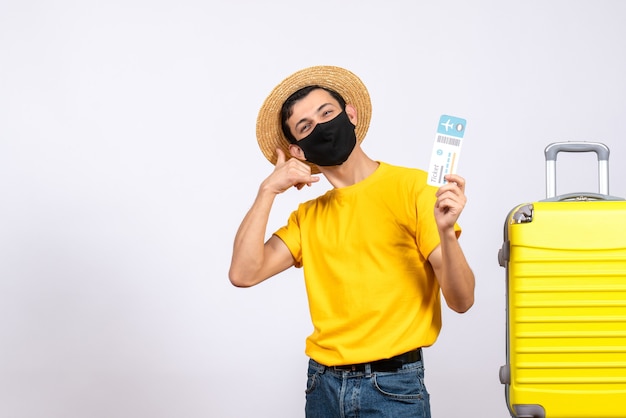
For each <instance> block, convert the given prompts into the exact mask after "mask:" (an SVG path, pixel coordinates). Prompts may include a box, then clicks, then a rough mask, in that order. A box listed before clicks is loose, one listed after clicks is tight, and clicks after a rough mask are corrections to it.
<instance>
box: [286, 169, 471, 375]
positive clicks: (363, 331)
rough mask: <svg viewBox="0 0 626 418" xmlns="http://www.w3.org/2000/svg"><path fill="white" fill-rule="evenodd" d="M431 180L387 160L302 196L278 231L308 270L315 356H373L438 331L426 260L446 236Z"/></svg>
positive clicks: (434, 286)
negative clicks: (345, 182)
mask: <svg viewBox="0 0 626 418" xmlns="http://www.w3.org/2000/svg"><path fill="white" fill-rule="evenodd" d="M426 180H427V173H426V172H424V171H422V170H418V169H412V168H404V167H397V166H392V165H389V164H386V163H380V166H379V167H378V169H377V170H376V171H375V172H374V173H373V174H372V175H370V176H369V177H368V178H366V179H365V180H363V181H361V182H359V183H357V184H354V185H352V186H349V187H344V188H339V189H332V190H329V191H328V192H327V193H326V194H324V195H322V196H320V197H318V198H317V199H314V200H311V201H308V202H305V203H302V204H301V205H299V207H298V209H297V210H296V211H294V212H293V213H292V214H291V216H290V217H289V220H288V223H287V225H286V226H284V227H282V228H280V229H279V230H278V231H276V233H275V234H276V235H277V236H278V237H279V238H281V239H282V240H283V241H284V242H285V244H286V245H287V247H288V248H289V250H290V251H291V254H292V255H293V257H294V259H295V262H296V266H298V267H300V266H301V267H303V269H304V278H305V283H306V289H307V294H308V299H309V309H310V313H311V320H312V322H313V333H312V334H311V335H310V336H309V337H308V338H307V342H306V354H307V355H308V356H310V357H311V358H312V359H314V360H315V361H317V362H319V363H321V364H325V365H327V366H335V365H341V364H353V363H362V362H368V361H374V360H379V359H383V358H389V357H392V356H395V355H398V354H401V353H404V352H406V351H409V350H412V349H415V348H417V347H425V346H429V345H432V344H433V343H434V342H435V340H436V339H437V336H438V335H439V331H440V329H441V302H440V296H439V293H440V292H439V290H440V289H439V285H438V283H437V280H436V278H435V275H434V273H433V270H432V267H431V266H430V264H429V263H428V261H427V258H428V256H429V254H430V253H431V252H432V251H433V250H434V249H435V247H437V245H438V244H439V233H438V231H437V225H436V223H435V218H434V204H435V200H436V198H435V193H436V191H437V190H436V188H435V187H432V186H428V185H427V184H426ZM457 231H458V232H457V234H459V233H460V229H458V227H457Z"/></svg>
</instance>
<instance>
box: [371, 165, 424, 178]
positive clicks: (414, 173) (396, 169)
mask: <svg viewBox="0 0 626 418" xmlns="http://www.w3.org/2000/svg"><path fill="white" fill-rule="evenodd" d="M379 164H380V168H381V169H382V171H383V172H384V173H386V174H389V175H394V176H398V177H407V178H414V179H417V180H422V179H426V177H427V175H426V172H425V171H424V170H422V169H419V168H416V167H406V166H401V165H395V164H389V163H387V162H384V161H379Z"/></svg>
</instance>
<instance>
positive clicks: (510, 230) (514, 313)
mask: <svg viewBox="0 0 626 418" xmlns="http://www.w3.org/2000/svg"><path fill="white" fill-rule="evenodd" d="M559 152H595V153H596V154H597V156H598V166H599V170H598V173H599V174H598V178H599V192H600V193H582V194H577V193H574V194H567V195H561V196H557V195H556V157H557V155H558V153H559ZM545 155H546V188H547V198H546V199H545V200H541V201H537V202H533V203H528V204H523V205H519V206H517V207H515V208H513V210H511V211H510V213H509V215H508V216H507V219H506V222H505V227H504V243H503V245H502V248H501V249H500V251H499V254H498V259H499V262H500V265H501V266H503V267H505V268H506V278H507V286H506V289H507V290H506V291H507V295H506V298H507V304H506V306H507V309H506V311H507V312H506V314H507V321H506V323H507V329H506V336H507V340H506V349H507V350H506V351H507V353H506V364H505V365H504V366H502V367H501V369H500V381H501V382H502V384H504V385H505V397H506V402H507V406H508V408H509V412H510V413H511V416H512V417H517V418H546V417H547V418H605V417H606V418H608V417H614V418H617V417H620V418H624V417H626V201H625V200H623V199H620V198H616V197H612V196H609V193H608V157H609V149H608V148H607V147H606V145H604V144H600V143H591V142H560V143H553V144H550V145H548V147H547V148H546V149H545Z"/></svg>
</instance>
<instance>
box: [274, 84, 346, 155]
mask: <svg viewBox="0 0 626 418" xmlns="http://www.w3.org/2000/svg"><path fill="white" fill-rule="evenodd" d="M317 89H322V90H325V91H327V92H328V93H329V94H330V95H331V96H332V97H333V98H334V99H335V100H337V102H339V106H341V110H346V101H345V100H344V98H343V97H341V95H340V94H339V93H337V92H336V91H335V90H333V89H329V88H327V87H322V86H317V85H313V86H307V87H303V88H301V89H300V90H297V91H296V92H295V93H293V94H292V95H291V96H289V97H288V98H287V100H285V103H283V107H282V108H281V109H280V126H281V128H282V129H283V133H284V134H285V136H286V137H287V140H288V141H289V142H291V143H292V144H295V143H296V142H297V141H296V138H295V137H294V136H293V134H292V133H291V130H290V129H289V126H287V119H289V118H290V117H291V115H293V106H294V105H295V104H296V102H298V101H299V100H301V99H303V98H305V97H306V96H308V94H309V93H311V92H312V91H313V90H317Z"/></svg>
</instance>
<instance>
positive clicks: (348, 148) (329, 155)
mask: <svg viewBox="0 0 626 418" xmlns="http://www.w3.org/2000/svg"><path fill="white" fill-rule="evenodd" d="M354 129H355V126H354V125H353V124H352V122H350V119H348V115H347V114H346V112H345V110H344V111H343V112H341V113H340V114H338V115H337V116H336V117H335V118H334V119H331V120H329V121H328V122H324V123H318V124H317V125H316V126H315V129H313V131H312V132H311V133H310V134H309V135H308V136H306V137H304V138H303V139H301V140H300V141H298V142H296V145H298V146H299V147H300V148H301V149H302V151H303V152H304V156H305V157H306V159H307V161H309V162H312V163H313V164H317V165H319V166H331V165H340V164H343V163H344V162H345V161H346V160H347V159H348V157H349V156H350V154H351V153H352V150H353V149H354V147H355V145H356V133H355V131H354Z"/></svg>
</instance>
